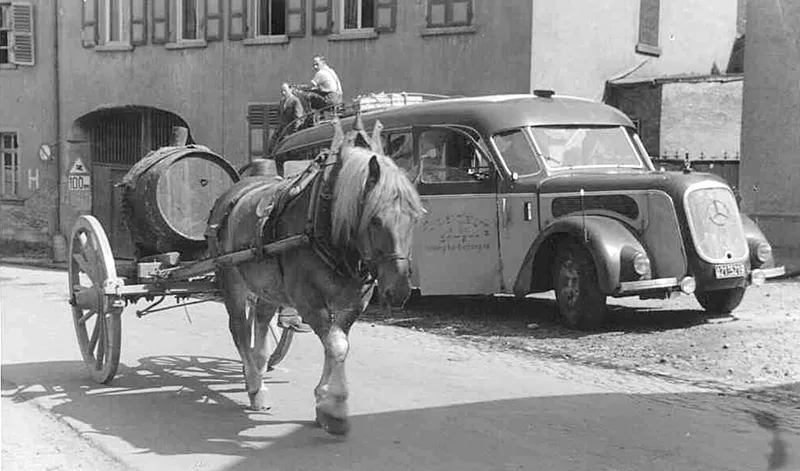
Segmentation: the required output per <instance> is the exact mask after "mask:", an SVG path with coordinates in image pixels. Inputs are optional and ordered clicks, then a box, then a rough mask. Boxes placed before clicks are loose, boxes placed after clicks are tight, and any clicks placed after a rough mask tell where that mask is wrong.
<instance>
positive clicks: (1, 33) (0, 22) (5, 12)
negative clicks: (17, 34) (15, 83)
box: [0, 3, 11, 64]
mask: <svg viewBox="0 0 800 471" xmlns="http://www.w3.org/2000/svg"><path fill="white" fill-rule="evenodd" d="M10 63H11V4H10V3H0V64H10Z"/></svg>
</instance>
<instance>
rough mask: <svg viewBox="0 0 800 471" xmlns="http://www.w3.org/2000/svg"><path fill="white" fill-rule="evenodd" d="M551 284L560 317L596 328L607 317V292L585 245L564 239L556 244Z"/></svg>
mask: <svg viewBox="0 0 800 471" xmlns="http://www.w3.org/2000/svg"><path fill="white" fill-rule="evenodd" d="M553 288H554V289H555V292H556V303H557V304H558V314H559V318H560V320H561V321H562V322H563V323H564V324H565V325H566V326H567V327H570V328H573V329H579V330H595V329H597V328H599V327H601V326H602V325H603V324H604V323H605V320H606V315H607V312H608V310H607V308H606V295H605V294H604V293H603V292H602V291H601V289H600V284H599V283H598V280H597V268H596V267H595V264H594V260H592V256H591V255H590V254H589V252H588V251H587V249H586V248H585V247H584V246H583V245H581V244H579V243H577V242H575V241H567V242H564V243H562V244H560V245H559V246H558V252H557V253H556V259H555V263H554V265H553Z"/></svg>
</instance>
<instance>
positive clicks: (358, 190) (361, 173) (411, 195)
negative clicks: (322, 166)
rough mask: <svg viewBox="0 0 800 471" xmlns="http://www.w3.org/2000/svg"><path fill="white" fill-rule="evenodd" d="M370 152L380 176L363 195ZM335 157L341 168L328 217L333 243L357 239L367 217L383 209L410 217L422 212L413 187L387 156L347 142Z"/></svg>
mask: <svg viewBox="0 0 800 471" xmlns="http://www.w3.org/2000/svg"><path fill="white" fill-rule="evenodd" d="M373 155H374V156H376V158H377V159H378V165H379V166H380V169H381V171H380V178H379V179H378V181H377V183H376V184H375V186H374V187H373V188H372V190H371V191H370V192H369V193H368V194H366V195H365V194H364V191H365V187H366V185H367V179H368V178H369V161H370V159H371V158H372V156H373ZM339 158H341V159H342V168H341V170H340V171H339V176H338V178H337V180H336V184H335V186H334V190H333V214H332V221H331V222H332V226H333V227H332V229H333V231H332V232H333V234H332V235H333V243H334V244H336V245H343V246H347V245H349V243H350V242H351V241H353V240H357V239H358V238H360V237H361V236H363V235H364V234H365V233H366V230H367V227H368V226H369V223H370V221H371V220H372V219H373V218H375V217H380V216H381V214H383V212H384V211H387V210H389V211H395V213H396V214H397V215H400V214H405V215H407V216H409V217H411V219H412V220H416V219H417V218H419V217H420V216H421V215H422V214H423V212H424V209H423V208H422V202H421V201H420V198H419V194H418V193H417V190H416V188H414V185H413V184H412V183H411V181H409V179H408V177H406V175H405V173H404V172H403V171H402V170H401V169H400V168H399V167H398V166H397V164H395V163H394V161H393V160H392V159H391V158H389V157H387V156H385V155H383V154H379V153H374V152H372V151H371V150H369V149H366V148H363V147H356V146H351V145H346V146H344V147H342V149H341V155H340V156H339ZM384 220H385V218H384Z"/></svg>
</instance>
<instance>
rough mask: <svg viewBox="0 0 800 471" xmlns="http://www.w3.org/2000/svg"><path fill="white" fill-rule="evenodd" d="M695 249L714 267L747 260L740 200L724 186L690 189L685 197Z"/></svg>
mask: <svg viewBox="0 0 800 471" xmlns="http://www.w3.org/2000/svg"><path fill="white" fill-rule="evenodd" d="M684 202H685V207H686V216H687V218H688V221H689V229H690V231H691V233H692V239H693V240H694V244H695V248H696V249H697V253H698V255H700V257H701V258H703V259H704V260H706V261H707V262H711V263H724V262H732V261H741V260H742V259H744V258H747V255H748V249H747V240H746V239H745V235H744V229H743V228H742V220H741V217H740V216H739V208H738V206H737V204H736V198H735V197H734V196H733V193H732V192H731V190H730V189H729V188H727V187H724V186H704V187H699V188H689V189H688V190H687V191H686V195H685V196H684Z"/></svg>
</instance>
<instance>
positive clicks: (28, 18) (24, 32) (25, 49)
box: [11, 2, 36, 65]
mask: <svg viewBox="0 0 800 471" xmlns="http://www.w3.org/2000/svg"><path fill="white" fill-rule="evenodd" d="M11 18H12V19H11V23H12V25H13V30H12V31H13V39H12V41H11V44H13V54H12V58H13V59H12V62H13V63H14V64H17V65H33V64H35V63H36V59H35V54H36V50H35V47H34V44H33V5H32V4H31V3H30V2H14V3H12V4H11Z"/></svg>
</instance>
